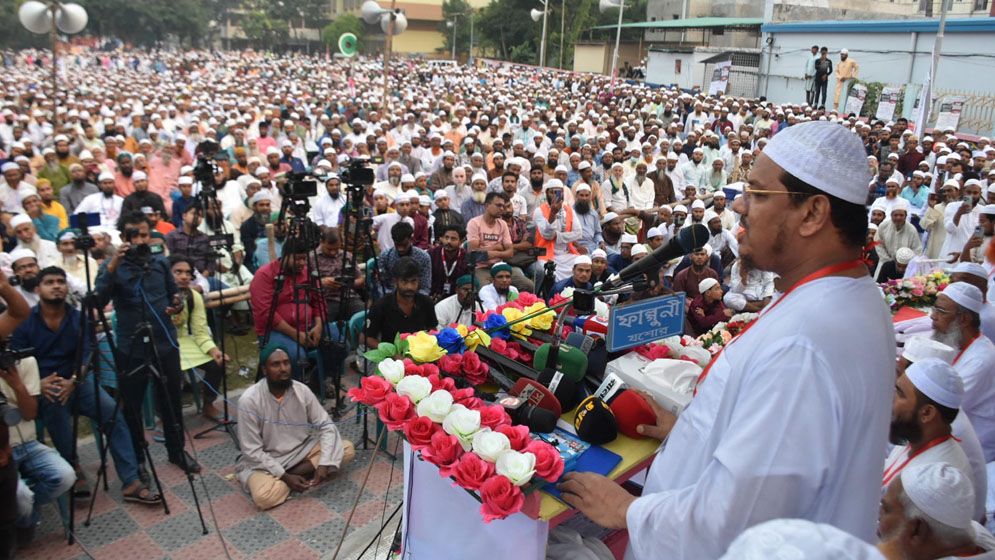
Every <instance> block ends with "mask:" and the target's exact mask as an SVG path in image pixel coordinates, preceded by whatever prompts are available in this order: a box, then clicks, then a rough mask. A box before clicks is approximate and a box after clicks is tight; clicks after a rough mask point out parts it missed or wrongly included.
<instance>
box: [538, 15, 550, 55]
mask: <svg viewBox="0 0 995 560" xmlns="http://www.w3.org/2000/svg"><path fill="white" fill-rule="evenodd" d="M548 18H549V0H546V1H545V2H543V3H542V46H541V47H540V48H539V50H540V51H541V54H540V55H539V66H542V67H543V68H545V67H546V20H547V19H548Z"/></svg>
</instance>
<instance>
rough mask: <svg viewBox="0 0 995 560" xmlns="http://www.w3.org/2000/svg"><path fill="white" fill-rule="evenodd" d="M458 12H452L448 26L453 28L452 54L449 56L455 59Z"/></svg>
mask: <svg viewBox="0 0 995 560" xmlns="http://www.w3.org/2000/svg"><path fill="white" fill-rule="evenodd" d="M459 16H460V14H453V19H452V20H450V21H449V26H450V27H452V28H453V44H452V47H453V54H452V56H451V57H450V58H452V59H453V60H456V23H457V22H458V21H459Z"/></svg>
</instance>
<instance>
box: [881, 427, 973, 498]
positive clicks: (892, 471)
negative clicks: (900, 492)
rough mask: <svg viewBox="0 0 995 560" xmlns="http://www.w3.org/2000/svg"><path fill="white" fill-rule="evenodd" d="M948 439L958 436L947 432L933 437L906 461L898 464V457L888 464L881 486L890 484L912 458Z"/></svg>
mask: <svg viewBox="0 0 995 560" xmlns="http://www.w3.org/2000/svg"><path fill="white" fill-rule="evenodd" d="M948 439H956V438H954V436H952V435H950V434H947V435H945V436H940V437H938V438H935V439H932V440H930V441H929V443H927V444H926V445H924V446H923V447H922V449H920V450H918V451H916V452H915V453H913V454H911V455H909V456H908V458H906V459H905V460H904V461H902V464H900V465H896V464H895V463H897V462H898V459H895V463H892V464H891V465H890V466H888V467H887V468H886V469H885V470H884V479H882V481H881V486H888V484H889V483H890V482H891V480H892V479H893V478H895V476H896V475H898V473H900V472H902V469H904V468H905V467H906V465H908V464H909V462H910V461H912V459H915V458H916V457H918V456H920V455H922V454H923V453H925V452H926V451H927V450H929V449H932V448H933V447H936V446H937V445H940V444H941V443H943V442H945V441H947V440H948ZM906 447H907V446H906Z"/></svg>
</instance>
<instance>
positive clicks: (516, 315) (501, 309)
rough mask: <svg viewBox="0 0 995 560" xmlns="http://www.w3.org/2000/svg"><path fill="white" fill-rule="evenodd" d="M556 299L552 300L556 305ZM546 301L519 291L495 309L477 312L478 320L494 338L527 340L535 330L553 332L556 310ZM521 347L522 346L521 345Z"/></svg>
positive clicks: (509, 340)
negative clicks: (520, 320)
mask: <svg viewBox="0 0 995 560" xmlns="http://www.w3.org/2000/svg"><path fill="white" fill-rule="evenodd" d="M556 303H557V302H556V301H554V302H552V304H553V305H556ZM544 309H549V307H548V306H547V305H546V302H545V301H543V300H542V299H540V298H538V297H536V296H535V295H533V294H530V293H529V292H519V294H518V298H517V299H515V300H514V301H509V302H508V303H505V304H503V305H500V306H498V308H497V309H495V310H493V311H486V312H477V317H476V318H477V322H479V323H481V324H482V325H484V328H485V329H487V332H489V333H491V336H492V337H494V338H499V339H502V340H505V341H508V342H511V341H514V340H515V339H518V340H525V339H526V338H528V337H529V336H531V335H532V333H534V332H546V333H548V332H551V331H552V330H553V323H555V322H556V312H555V311H553V310H551V309H549V310H548V311H546V312H543V310H544ZM530 315H534V316H533V317H531V318H529V319H528V320H525V321H522V322H519V323H514V324H512V325H511V327H510V328H502V327H504V326H505V325H508V324H510V323H513V322H514V321H516V320H518V319H522V318H524V317H528V316H530ZM519 348H520V347H519Z"/></svg>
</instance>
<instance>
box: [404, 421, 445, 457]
mask: <svg viewBox="0 0 995 560" xmlns="http://www.w3.org/2000/svg"><path fill="white" fill-rule="evenodd" d="M440 429H441V428H440V427H439V425H438V424H436V423H435V422H433V421H432V419H431V418H429V417H428V416H416V417H414V418H412V419H410V420H408V421H407V422H405V424H404V437H405V438H407V440H408V443H410V444H411V447H413V448H414V449H415V450H416V451H421V450H422V449H424V448H426V447H428V445H429V444H430V443H431V441H432V436H433V435H435V432H437V431H439V430H440Z"/></svg>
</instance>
